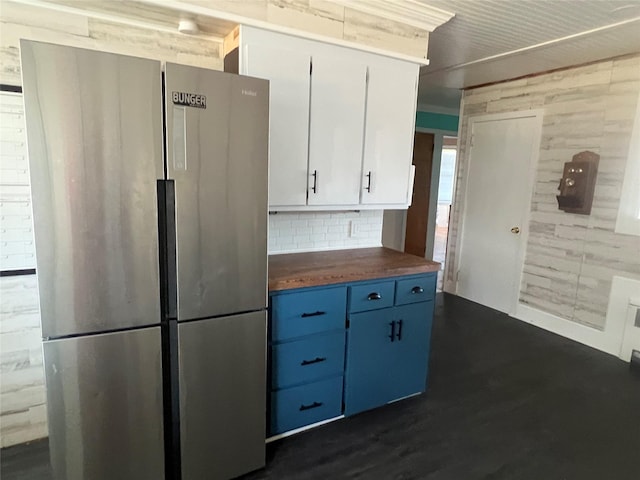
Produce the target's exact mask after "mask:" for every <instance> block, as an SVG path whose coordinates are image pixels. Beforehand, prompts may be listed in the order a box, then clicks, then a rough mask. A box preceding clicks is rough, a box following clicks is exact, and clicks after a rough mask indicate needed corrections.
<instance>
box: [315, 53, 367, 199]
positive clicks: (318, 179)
mask: <svg viewBox="0 0 640 480" xmlns="http://www.w3.org/2000/svg"><path fill="white" fill-rule="evenodd" d="M312 63H313V68H312V74H311V113H310V119H311V120H310V123H309V205H357V204H358V203H359V202H360V173H361V172H362V135H363V131H364V105H365V92H366V76H367V68H366V65H364V64H359V63H357V62H353V61H351V60H349V59H347V58H341V57H339V56H338V53H337V52H336V55H335V56H333V57H329V56H319V55H318V56H316V55H314V56H313V58H312Z"/></svg>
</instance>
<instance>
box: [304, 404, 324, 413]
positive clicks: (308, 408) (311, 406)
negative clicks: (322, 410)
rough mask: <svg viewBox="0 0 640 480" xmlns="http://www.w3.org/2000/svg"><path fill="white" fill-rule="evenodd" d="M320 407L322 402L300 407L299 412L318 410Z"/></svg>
mask: <svg viewBox="0 0 640 480" xmlns="http://www.w3.org/2000/svg"><path fill="white" fill-rule="evenodd" d="M321 406H322V402H313V403H312V404H311V405H300V411H301V412H304V411H305V410H311V409H312V408H318V407H321Z"/></svg>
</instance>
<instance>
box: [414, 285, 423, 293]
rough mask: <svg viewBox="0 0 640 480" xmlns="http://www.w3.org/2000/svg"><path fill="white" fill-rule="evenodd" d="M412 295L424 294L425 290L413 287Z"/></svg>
mask: <svg viewBox="0 0 640 480" xmlns="http://www.w3.org/2000/svg"><path fill="white" fill-rule="evenodd" d="M411 293H424V288H422V287H419V286H418V287H413V288H412V289H411Z"/></svg>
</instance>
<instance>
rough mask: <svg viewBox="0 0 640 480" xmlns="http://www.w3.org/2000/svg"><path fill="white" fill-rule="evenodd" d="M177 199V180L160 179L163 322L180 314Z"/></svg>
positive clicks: (159, 217)
mask: <svg viewBox="0 0 640 480" xmlns="http://www.w3.org/2000/svg"><path fill="white" fill-rule="evenodd" d="M175 199H176V191H175V181H173V180H158V238H159V246H160V259H159V262H160V301H161V303H162V316H163V318H162V322H166V321H168V320H170V319H176V318H177V315H178V305H177V304H178V287H177V276H176V200H175Z"/></svg>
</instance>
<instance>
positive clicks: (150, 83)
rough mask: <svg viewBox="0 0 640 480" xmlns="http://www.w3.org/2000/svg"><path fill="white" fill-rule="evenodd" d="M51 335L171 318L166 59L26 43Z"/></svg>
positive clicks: (44, 307)
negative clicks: (166, 296)
mask: <svg viewBox="0 0 640 480" xmlns="http://www.w3.org/2000/svg"><path fill="white" fill-rule="evenodd" d="M21 54H22V75H23V83H24V85H23V88H24V99H25V110H26V119H27V137H28V147H29V160H30V170H31V186H32V192H33V216H34V223H35V237H36V256H37V269H38V282H39V287H40V303H41V309H40V311H41V313H42V334H43V336H44V337H45V338H46V337H58V336H63V335H68V334H78V333H86V332H100V331H107V330H115V329H119V328H127V327H133V326H138V325H149V324H154V323H159V321H160V300H159V279H158V239H157V238H158V233H157V232H158V225H157V217H158V215H157V204H156V203H157V201H156V180H157V179H161V178H163V175H164V172H163V163H162V92H161V89H162V80H161V72H160V63H159V62H156V61H151V60H143V59H140V58H134V57H126V56H121V55H112V54H108V53H99V52H95V51H90V50H83V49H78V48H71V47H62V46H58V45H51V44H46V43H38V42H31V41H24V40H23V41H22V42H21Z"/></svg>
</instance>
